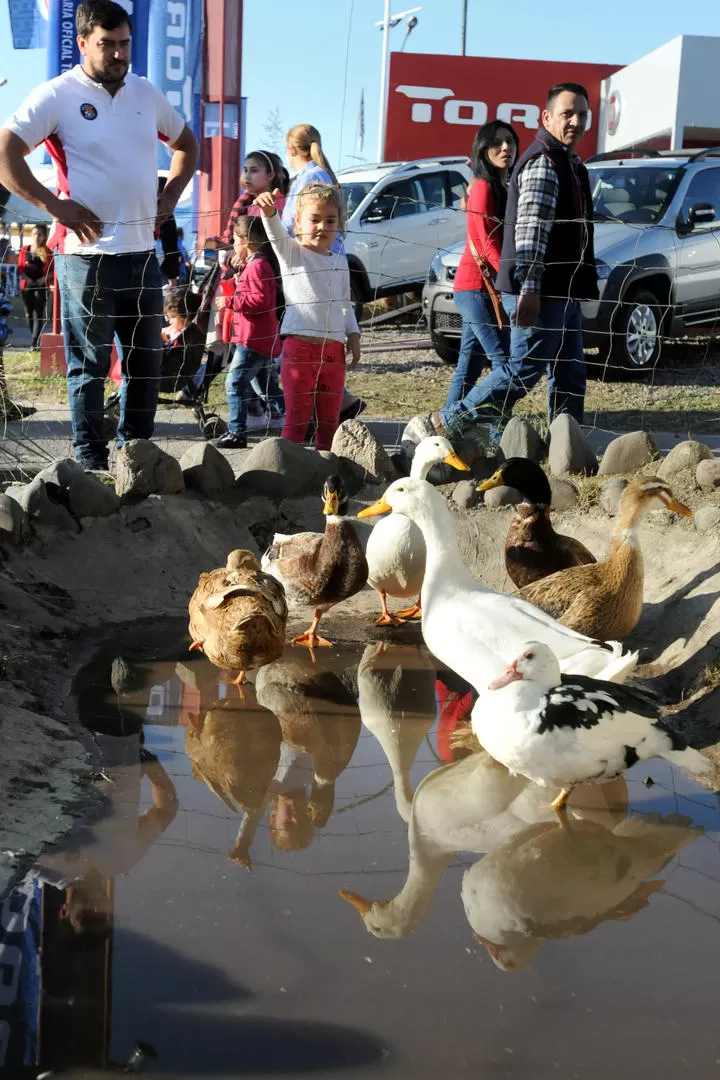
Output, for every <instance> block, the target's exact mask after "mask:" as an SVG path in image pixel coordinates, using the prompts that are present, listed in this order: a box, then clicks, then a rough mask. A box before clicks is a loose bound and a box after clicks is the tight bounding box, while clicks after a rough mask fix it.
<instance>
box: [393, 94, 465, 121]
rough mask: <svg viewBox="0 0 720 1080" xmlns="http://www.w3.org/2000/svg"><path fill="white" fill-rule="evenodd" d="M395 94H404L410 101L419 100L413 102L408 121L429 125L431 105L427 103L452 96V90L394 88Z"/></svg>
mask: <svg viewBox="0 0 720 1080" xmlns="http://www.w3.org/2000/svg"><path fill="white" fill-rule="evenodd" d="M395 93H396V94H404V95H405V97H409V98H410V100H411V101H412V99H413V98H420V99H421V100H420V101H415V102H414V104H413V107H412V109H411V110H410V119H411V120H414V121H415V123H416V124H429V123H430V121H431V120H432V105H430V104H429V102H431V101H442V99H443V98H446V97H449V96H450V94H452V90H449V89H447V88H446V87H443V86H396V87H395ZM423 98H424V99H425V100H424V101H423V100H422V99H423Z"/></svg>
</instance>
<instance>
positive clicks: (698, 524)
mask: <svg viewBox="0 0 720 1080" xmlns="http://www.w3.org/2000/svg"><path fill="white" fill-rule="evenodd" d="M694 520H695V528H696V529H697V531H698V532H699V533H707V532H714V531H715V529H717V528H718V526H720V506H701V507H700V509H699V510H696V511H695V516H694Z"/></svg>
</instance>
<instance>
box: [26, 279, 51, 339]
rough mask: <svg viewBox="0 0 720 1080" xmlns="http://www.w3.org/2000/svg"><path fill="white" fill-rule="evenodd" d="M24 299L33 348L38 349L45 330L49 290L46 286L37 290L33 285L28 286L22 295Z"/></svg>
mask: <svg viewBox="0 0 720 1080" xmlns="http://www.w3.org/2000/svg"><path fill="white" fill-rule="evenodd" d="M20 296H21V297H22V302H23V307H24V308H25V318H26V319H27V324H28V326H29V328H30V334H31V336H32V343H31V346H30V347H31V348H32V349H37V347H38V345H39V343H40V335H41V334H42V332H43V330H44V329H45V309H46V305H47V289H46V288H45V286H42V288H37V287H35V286H33V285H26V286H25V288H24V289H23V290H22V292H21V293H20Z"/></svg>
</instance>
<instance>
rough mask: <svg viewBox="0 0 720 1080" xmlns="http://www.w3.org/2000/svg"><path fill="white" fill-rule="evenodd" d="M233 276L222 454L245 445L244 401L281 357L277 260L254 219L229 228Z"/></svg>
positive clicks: (242, 221) (245, 411)
mask: <svg viewBox="0 0 720 1080" xmlns="http://www.w3.org/2000/svg"><path fill="white" fill-rule="evenodd" d="M233 234H234V244H233V248H234V252H235V264H236V265H237V266H240V268H241V269H240V272H239V273H238V274H236V276H235V294H234V296H233V298H232V337H231V341H232V343H233V345H234V346H235V353H234V356H233V359H232V362H231V364H230V367H229V368H228V373H227V378H226V379H225V392H226V394H227V401H228V412H229V416H228V430H227V434H226V435H223V436H221V438H219V439H217V440H216V441H215V445H216V446H219V447H221V448H222V449H224V450H234V449H238V448H244V447H246V446H247V398H248V393H249V392H250V383H251V382H252V380H253V379H254V378H255V377H256V376H257V377H258V379H259V381H260V383H261V385H265V384H266V383H267V381H268V377H269V374H270V367H271V365H272V361H273V358H274V357H276V356H278V355H279V353H280V327H279V324H278V317H277V282H276V279H277V276H278V275H279V271H278V269H277V264H276V262H275V256H274V254H273V252H272V248H271V247H270V244H269V242H268V240H267V237H266V235H265V229H264V228H263V225H262V221H261V219H260V218H257V217H248V216H243V217H239V218H238V219H237V221H236V222H235V224H234V226H233Z"/></svg>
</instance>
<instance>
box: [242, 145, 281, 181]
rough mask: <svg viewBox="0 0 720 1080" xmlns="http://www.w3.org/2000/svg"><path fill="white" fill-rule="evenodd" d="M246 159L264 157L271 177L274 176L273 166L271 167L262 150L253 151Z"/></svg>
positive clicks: (271, 164)
mask: <svg viewBox="0 0 720 1080" xmlns="http://www.w3.org/2000/svg"><path fill="white" fill-rule="evenodd" d="M248 157H264V158H265V160H266V161H267V163H268V165H269V166H270V172H271V173H272V174H273V176H274V175H275V166H274V165H273V163H272V161H271V160H270V158H269V156H268V155H267V154H266V153H265V151H264V150H253V151H252V152H251V153H250V154H248Z"/></svg>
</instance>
